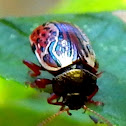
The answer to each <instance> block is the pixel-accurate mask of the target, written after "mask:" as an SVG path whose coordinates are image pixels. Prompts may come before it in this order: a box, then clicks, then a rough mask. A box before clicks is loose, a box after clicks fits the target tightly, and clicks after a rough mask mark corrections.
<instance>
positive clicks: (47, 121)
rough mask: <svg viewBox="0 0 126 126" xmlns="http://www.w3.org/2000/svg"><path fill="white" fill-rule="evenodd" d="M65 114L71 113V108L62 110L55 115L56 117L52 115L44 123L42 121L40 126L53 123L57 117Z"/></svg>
mask: <svg viewBox="0 0 126 126" xmlns="http://www.w3.org/2000/svg"><path fill="white" fill-rule="evenodd" d="M63 112H67V113H69V108H66V109H63V110H60V111H59V112H57V113H55V114H54V115H52V116H50V117H48V118H47V119H45V120H44V121H42V123H40V124H39V125H38V126H45V125H46V124H47V123H49V122H50V121H52V120H53V119H54V118H55V117H57V116H59V115H60V114H62V113H63Z"/></svg>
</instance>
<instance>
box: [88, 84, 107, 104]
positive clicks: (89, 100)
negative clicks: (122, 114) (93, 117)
mask: <svg viewBox="0 0 126 126" xmlns="http://www.w3.org/2000/svg"><path fill="white" fill-rule="evenodd" d="M97 92H98V86H97V85H96V88H95V90H94V92H93V93H92V94H91V95H90V96H88V102H90V103H93V104H95V105H97V106H99V105H104V103H103V102H99V101H94V100H92V97H93V96H94V95H95V94H96V93H97Z"/></svg>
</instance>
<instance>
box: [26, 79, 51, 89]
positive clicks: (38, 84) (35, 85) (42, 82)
mask: <svg viewBox="0 0 126 126" xmlns="http://www.w3.org/2000/svg"><path fill="white" fill-rule="evenodd" d="M26 83H27V84H30V86H31V87H32V88H45V87H46V85H48V84H51V80H49V79H44V78H43V79H36V80H35V81H34V82H32V83H29V82H26Z"/></svg>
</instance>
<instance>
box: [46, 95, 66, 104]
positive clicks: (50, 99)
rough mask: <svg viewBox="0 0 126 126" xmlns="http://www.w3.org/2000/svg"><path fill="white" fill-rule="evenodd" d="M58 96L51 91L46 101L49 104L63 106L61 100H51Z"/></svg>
mask: <svg viewBox="0 0 126 126" xmlns="http://www.w3.org/2000/svg"><path fill="white" fill-rule="evenodd" d="M59 97H60V96H57V95H56V94H55V93H53V94H52V95H51V96H50V97H49V98H48V99H47V101H48V103H49V104H53V105H61V106H64V104H63V103H62V102H53V100H57V99H58V98H59Z"/></svg>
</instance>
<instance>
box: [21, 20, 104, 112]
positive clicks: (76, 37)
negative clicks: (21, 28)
mask: <svg viewBox="0 0 126 126" xmlns="http://www.w3.org/2000/svg"><path fill="white" fill-rule="evenodd" d="M29 38H30V44H31V48H32V51H33V52H34V53H35V55H36V57H37V59H38V61H39V63H40V66H38V65H36V64H34V63H32V62H29V61H26V60H23V63H24V64H25V65H26V66H27V67H29V68H30V69H31V70H32V73H31V74H30V75H31V76H32V77H37V76H38V75H40V74H41V72H40V71H41V70H46V71H48V72H50V73H51V74H52V75H53V76H54V77H53V78H52V79H47V78H38V79H36V80H35V81H34V82H32V83H30V85H31V87H34V88H46V85H48V84H51V85H52V89H53V94H52V95H51V96H50V97H49V98H48V99H47V101H48V103H49V104H53V105H59V106H61V109H60V111H64V110H65V107H66V106H67V107H68V109H66V111H67V113H68V114H69V115H70V114H71V113H69V110H77V109H80V108H84V106H85V103H87V102H90V103H94V104H96V105H102V104H103V103H102V102H99V101H93V100H92V97H93V96H94V95H95V94H96V93H97V91H98V86H97V84H96V83H97V78H98V77H100V75H101V74H102V72H101V73H98V66H99V65H98V62H97V61H96V58H95V53H94V50H93V49H92V46H91V44H90V42H89V39H88V38H87V36H86V35H85V34H84V33H83V32H82V31H81V30H80V29H79V28H78V27H77V26H75V25H72V24H70V23H67V22H55V21H53V22H47V23H44V24H43V25H40V26H38V27H37V28H36V29H35V30H34V31H33V32H32V34H31V35H30V37H29ZM61 98H62V100H61Z"/></svg>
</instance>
